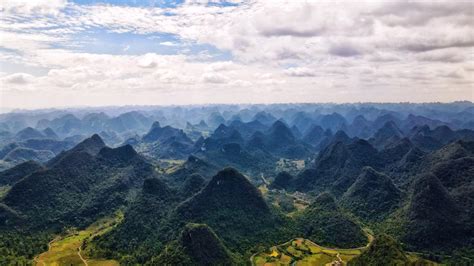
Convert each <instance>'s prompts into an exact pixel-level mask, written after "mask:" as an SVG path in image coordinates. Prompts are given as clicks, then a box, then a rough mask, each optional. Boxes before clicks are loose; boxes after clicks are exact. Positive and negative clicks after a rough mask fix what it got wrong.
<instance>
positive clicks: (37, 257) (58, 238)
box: [33, 236, 61, 266]
mask: <svg viewBox="0 0 474 266" xmlns="http://www.w3.org/2000/svg"><path fill="white" fill-rule="evenodd" d="M60 239H61V237H59V236H57V237H55V238H54V239H53V240H51V241H49V242H48V251H50V250H51V245H52V244H53V243H54V242H55V241H58V240H60ZM48 251H46V252H48ZM41 254H43V253H41ZM41 254H39V255H36V256H35V257H34V258H33V261H34V262H36V264H38V263H40V264H42V265H43V266H46V263H44V261H43V260H41V259H40V258H39V257H41Z"/></svg>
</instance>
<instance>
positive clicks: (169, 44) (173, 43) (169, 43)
mask: <svg viewBox="0 0 474 266" xmlns="http://www.w3.org/2000/svg"><path fill="white" fill-rule="evenodd" d="M160 45H163V46H178V44H177V43H175V42H160Z"/></svg>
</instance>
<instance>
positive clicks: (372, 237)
mask: <svg viewBox="0 0 474 266" xmlns="http://www.w3.org/2000/svg"><path fill="white" fill-rule="evenodd" d="M363 231H364V233H365V235H366V236H367V240H368V241H367V245H365V246H363V247H357V248H329V247H323V246H321V245H318V244H316V243H314V242H313V241H311V240H309V239H305V241H308V242H309V243H311V244H312V245H314V246H317V247H319V248H321V249H326V250H337V251H344V250H348V251H349V250H354V249H356V250H363V249H366V248H368V247H369V246H370V244H372V241H373V240H374V236H373V235H372V234H371V233H370V232H369V229H367V228H365V229H363ZM295 239H296V238H293V239H291V240H289V241H287V242H285V243H283V244H279V245H277V246H284V245H287V244H288V243H291V242H292V241H293V240H295ZM259 253H260V252H257V253H255V254H253V255H252V256H251V257H250V264H251V265H255V264H254V263H253V258H254V257H255V256H256V255H258V254H259ZM336 256H337V259H338V261H336V262H338V263H342V262H343V260H342V258H341V256H340V254H339V252H338V253H337V255H336Z"/></svg>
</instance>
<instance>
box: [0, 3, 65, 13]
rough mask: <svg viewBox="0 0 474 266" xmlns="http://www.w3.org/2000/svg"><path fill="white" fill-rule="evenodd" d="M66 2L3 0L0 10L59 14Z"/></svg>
mask: <svg viewBox="0 0 474 266" xmlns="http://www.w3.org/2000/svg"><path fill="white" fill-rule="evenodd" d="M66 4H67V1H66V0H2V1H0V11H2V12H7V13H22V14H29V13H40V14H47V15H51V14H52V15H57V14H58V13H59V11H60V10H61V9H62V8H64V7H65V6H66Z"/></svg>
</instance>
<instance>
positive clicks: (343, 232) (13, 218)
mask: <svg viewBox="0 0 474 266" xmlns="http://www.w3.org/2000/svg"><path fill="white" fill-rule="evenodd" d="M182 108H183V109H180V108H177V107H169V108H168V107H163V108H159V109H147V110H132V111H128V112H126V111H123V110H121V111H117V113H115V112H113V113H110V114H109V115H107V114H102V113H94V112H92V111H90V110H89V111H83V112H72V113H71V114H66V115H64V114H63V113H57V114H56V113H55V112H53V113H51V114H48V115H45V116H42V115H41V114H39V115H32V114H29V113H24V114H23V113H21V114H15V115H13V114H11V115H10V114H8V115H4V116H3V117H2V115H0V123H4V124H3V126H4V128H8V129H9V130H11V131H12V132H11V133H10V134H4V135H0V155H3V159H2V160H6V161H7V162H8V164H10V166H9V167H8V169H6V170H4V171H0V265H31V264H33V265H39V266H43V265H70V264H72V265H87V266H89V265H109V266H115V265H119V264H120V265H146V266H149V265H150V266H151V265H193V266H194V265H244V264H249V263H250V262H252V264H253V265H255V266H270V265H328V264H333V265H346V264H347V265H358V266H359V265H360V266H362V265H363V266H365V265H386V264H389V265H410V264H413V265H435V263H444V264H448V265H449V264H451V265H452V264H454V265H464V264H467V265H469V263H472V262H473V261H474V252H473V250H474V249H473V246H472V243H473V242H472V241H471V240H472V237H471V234H470V232H471V231H472V230H471V229H470V228H472V225H473V224H474V222H473V221H474V216H473V215H472V214H473V213H474V212H473V211H472V206H474V205H473V199H472V187H473V186H472V184H473V182H474V175H473V173H474V172H473V169H474V168H473V166H474V130H473V129H472V128H471V126H470V124H469V119H468V118H467V117H468V116H462V114H463V112H467V113H470V112H472V114H473V115H474V106H472V104H467V103H452V104H446V105H445V104H432V105H413V104H396V105H371V104H363V105H361V106H359V105H318V104H309V105H299V104H294V105H293V104H291V105H268V106H261V105H255V106H250V107H244V106H242V107H236V106H226V105H222V106H221V105H219V106H213V107H182ZM446 108H448V109H453V110H457V112H458V113H461V114H459V116H461V117H464V118H465V120H462V121H461V120H457V117H458V113H452V112H447V111H446ZM433 109H434V110H437V112H435V113H434V114H431V111H432V110H433ZM183 110H186V111H183ZM121 112H122V113H121ZM354 112H355V113H354ZM412 113H414V114H412ZM439 113H441V114H443V115H444V116H443V121H441V120H438V119H436V117H437V115H438V114H439ZM423 115H425V116H423ZM21 117H23V118H22V119H21V120H22V121H27V122H28V124H25V125H24V126H26V128H23V127H22V126H21V125H17V123H15V121H19V120H20V118H21ZM2 121H3V122H2ZM25 123H26V122H25ZM98 130H100V131H98ZM97 131H98V132H99V133H96V132H97ZM56 132H57V133H56ZM25 149H30V150H36V153H34V154H45V153H46V152H45V151H49V153H48V154H50V155H51V158H49V157H48V158H42V157H41V158H36V157H34V156H33V157H31V156H30V157H28V156H26V155H28V154H30V153H24V150H25ZM31 154H33V153H31ZM34 154H33V155H34ZM5 155H8V156H5ZM19 155H25V156H26V157H21V158H20V157H18V156H19ZM115 210H120V211H119V212H117V213H114V211H115ZM366 228H371V229H372V230H373V232H372V231H369V230H367V229H366ZM369 233H370V234H369ZM48 242H49V243H48ZM281 243H283V244H281ZM463 263H464V264H463Z"/></svg>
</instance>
